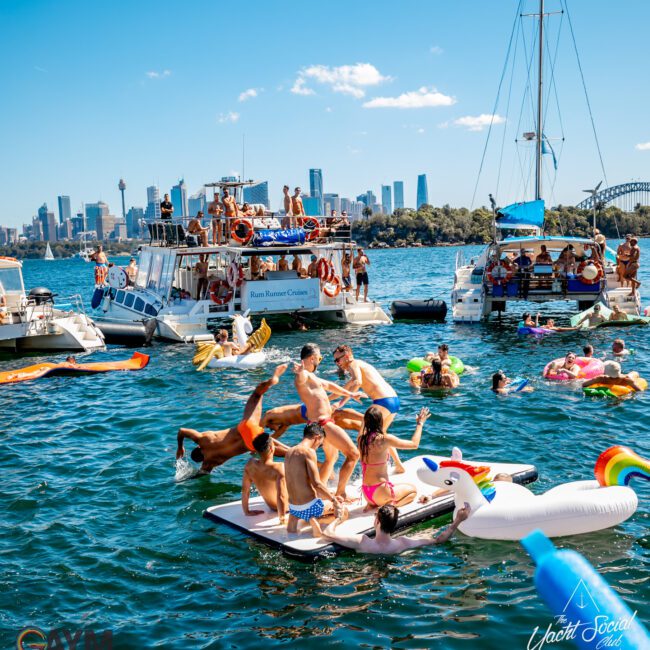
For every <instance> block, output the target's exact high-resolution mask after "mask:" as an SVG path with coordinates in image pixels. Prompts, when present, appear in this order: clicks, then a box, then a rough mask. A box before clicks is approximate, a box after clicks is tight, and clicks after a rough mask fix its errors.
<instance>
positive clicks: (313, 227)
mask: <svg viewBox="0 0 650 650" xmlns="http://www.w3.org/2000/svg"><path fill="white" fill-rule="evenodd" d="M193 219H194V217H180V218H174V219H159V220H155V221H148V222H147V229H148V232H149V245H150V246H170V247H188V248H194V247H198V246H201V240H200V237H199V236H198V235H197V234H192V233H190V232H189V222H190V221H192V220H193ZM200 223H201V226H202V227H203V228H207V229H208V231H207V234H208V240H209V241H211V240H212V236H213V223H212V218H211V217H209V218H203V219H202V220H201V221H200ZM216 225H217V227H218V228H220V229H221V235H222V238H221V241H222V242H223V244H224V245H228V244H230V245H232V244H233V243H234V245H240V246H247V245H254V244H255V240H256V238H255V236H254V234H255V233H260V231H265V232H266V233H268V232H269V231H270V232H275V233H282V232H283V231H284V232H285V234H286V233H290V232H291V231H292V230H293V231H294V232H295V235H296V238H298V239H300V232H301V231H302V233H304V238H305V244H313V243H328V242H350V241H351V239H352V226H351V224H350V222H349V221H348V220H347V218H346V219H341V218H338V217H312V216H307V217H287V216H284V215H279V214H277V213H274V212H269V213H265V214H264V215H263V216H262V215H256V216H240V217H224V216H221V217H219V218H218V223H217V224H216ZM284 239H285V237H282V238H279V239H278V245H282V244H284V243H285V241H284ZM211 245H213V246H215V245H219V244H218V243H215V242H214V241H212V243H211ZM267 245H268V244H267Z"/></svg>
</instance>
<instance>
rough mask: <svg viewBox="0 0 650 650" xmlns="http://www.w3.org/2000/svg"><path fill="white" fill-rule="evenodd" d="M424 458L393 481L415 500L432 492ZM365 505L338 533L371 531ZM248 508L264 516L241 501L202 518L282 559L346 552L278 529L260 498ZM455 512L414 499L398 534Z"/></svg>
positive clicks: (504, 468)
mask: <svg viewBox="0 0 650 650" xmlns="http://www.w3.org/2000/svg"><path fill="white" fill-rule="evenodd" d="M423 458H424V457H423V456H416V457H415V458H411V459H409V460H407V461H406V462H405V463H404V467H405V468H406V472H405V473H404V474H398V475H396V476H395V477H394V478H393V480H394V481H395V482H396V483H397V482H400V483H402V482H404V483H411V484H413V485H415V486H416V487H417V491H418V498H419V497H420V496H422V495H430V494H432V492H433V490H432V488H431V487H430V486H429V485H426V484H425V483H423V482H422V481H421V480H420V479H419V478H418V475H417V470H418V468H419V467H422V466H423V464H424V462H423ZM428 458H434V459H438V460H439V461H442V460H444V457H442V456H428ZM476 464H477V465H488V466H489V467H490V474H491V475H492V476H494V475H496V474H499V473H506V474H510V475H511V476H512V479H513V481H514V482H515V483H519V484H522V485H523V484H526V483H531V482H532V481H535V480H537V470H536V469H535V466H534V465H524V464H514V463H487V462H481V463H476ZM360 483H361V479H357V480H356V481H354V482H352V483H350V484H349V485H348V490H347V491H348V494H357V493H358V492H359V489H360ZM364 506H365V504H364V503H358V502H357V503H355V504H353V505H351V506H348V509H349V511H350V518H349V519H348V520H347V521H344V522H343V523H342V524H340V526H339V527H338V530H339V531H340V532H341V533H348V534H359V533H368V532H370V531H372V530H373V521H374V518H375V513H374V511H373V512H363V508H364ZM250 508H251V509H254V510H263V511H264V514H262V515H255V516H253V517H247V516H246V515H245V514H244V513H243V511H242V507H241V501H234V502H231V503H223V504H221V505H216V506H212V507H210V508H208V509H207V510H206V511H205V512H204V513H203V516H204V517H206V518H208V519H211V520H212V521H216V522H217V523H220V524H225V525H226V526H230V527H231V528H234V529H235V530H238V531H240V532H242V533H244V534H245V535H248V536H250V537H253V538H254V539H256V540H258V541H260V542H264V543H265V544H268V545H269V546H272V547H274V548H276V549H278V550H281V551H282V552H283V553H284V554H285V555H287V556H289V557H292V558H295V559H297V560H302V561H304V562H313V561H315V560H317V559H319V558H321V557H332V555H335V554H337V553H340V552H341V551H343V550H345V549H344V548H343V547H341V546H339V545H338V544H334V543H333V542H329V541H328V540H326V539H324V538H321V539H316V538H314V537H312V535H311V527H310V526H309V524H307V523H305V522H300V524H301V525H302V527H301V528H300V529H299V532H298V533H288V532H287V529H286V527H285V526H282V525H280V523H279V520H278V515H277V512H274V511H271V510H270V509H269V508H268V506H267V505H266V504H265V503H264V501H263V499H262V497H255V498H254V499H251V500H250ZM453 509H454V497H453V495H452V494H451V493H449V492H447V493H444V494H441V495H439V496H435V497H434V498H432V499H431V500H429V501H428V502H427V503H418V499H417V498H416V499H415V501H414V502H413V503H409V504H408V505H406V506H403V507H401V508H400V509H399V511H400V516H399V520H398V523H397V530H403V529H405V528H409V527H411V526H413V525H415V524H417V523H419V522H422V521H427V520H429V519H434V518H436V517H440V516H442V515H445V514H448V513H450V512H452V510H453Z"/></svg>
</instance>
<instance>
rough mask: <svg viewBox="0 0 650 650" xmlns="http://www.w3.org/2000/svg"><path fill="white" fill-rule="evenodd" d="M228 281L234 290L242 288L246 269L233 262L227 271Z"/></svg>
mask: <svg viewBox="0 0 650 650" xmlns="http://www.w3.org/2000/svg"><path fill="white" fill-rule="evenodd" d="M226 280H227V282H228V285H229V286H230V287H231V288H232V289H234V288H235V287H241V283H242V282H243V281H244V269H242V267H241V266H239V264H237V262H232V263H231V264H230V266H229V267H228V268H227V269H226Z"/></svg>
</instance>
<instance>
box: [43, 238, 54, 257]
mask: <svg viewBox="0 0 650 650" xmlns="http://www.w3.org/2000/svg"><path fill="white" fill-rule="evenodd" d="M43 259H44V260H47V261H48V262H49V261H51V260H53V259H54V255H53V253H52V248H51V247H50V242H47V248H46V249H45V255H43Z"/></svg>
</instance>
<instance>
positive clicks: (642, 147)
mask: <svg viewBox="0 0 650 650" xmlns="http://www.w3.org/2000/svg"><path fill="white" fill-rule="evenodd" d="M634 148H635V149H637V150H638V151H650V142H639V144H635V145H634Z"/></svg>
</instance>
